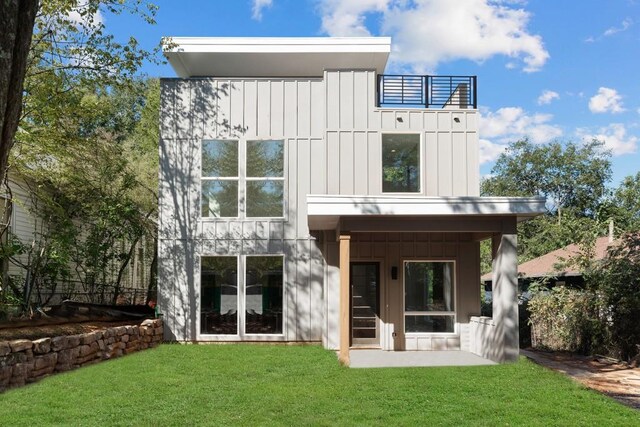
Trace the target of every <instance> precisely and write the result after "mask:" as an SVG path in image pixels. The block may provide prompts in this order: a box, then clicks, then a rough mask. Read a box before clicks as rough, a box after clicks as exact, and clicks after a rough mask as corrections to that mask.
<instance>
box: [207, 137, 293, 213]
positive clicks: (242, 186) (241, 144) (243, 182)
mask: <svg viewBox="0 0 640 427" xmlns="http://www.w3.org/2000/svg"><path fill="white" fill-rule="evenodd" d="M205 141H236V142H237V143H238V176H237V177H209V176H203V175H202V147H203V143H204V142H205ZM249 141H252V142H253V141H258V142H260V141H282V144H283V148H284V150H283V158H282V177H247V142H249ZM287 145H288V144H287V139H286V138H284V137H270V138H260V137H258V138H207V139H202V140H200V147H199V148H200V190H199V193H198V211H199V213H198V217H199V218H200V220H201V221H229V220H243V219H247V220H274V219H275V220H286V219H287V214H286V213H287V212H288V204H287V197H288V191H287V180H286V176H287V171H288V168H287V164H288V156H287ZM223 180H229V181H234V180H235V181H237V182H238V200H237V211H238V215H237V216H235V217H230V216H222V217H215V216H202V182H203V181H223ZM249 181H281V182H282V214H281V215H280V216H270V217H257V216H247V182H249ZM241 201H243V203H241Z"/></svg>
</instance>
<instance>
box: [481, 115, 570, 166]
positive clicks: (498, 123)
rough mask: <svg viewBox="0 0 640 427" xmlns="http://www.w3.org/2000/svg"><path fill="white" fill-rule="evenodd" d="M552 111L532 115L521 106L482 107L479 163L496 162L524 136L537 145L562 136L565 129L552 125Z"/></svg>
mask: <svg viewBox="0 0 640 427" xmlns="http://www.w3.org/2000/svg"><path fill="white" fill-rule="evenodd" d="M552 119H553V116H552V115H551V114H540V113H533V114H529V113H527V112H526V111H525V110H523V109H522V108H520V107H505V108H500V109H499V110H497V111H495V112H492V111H489V110H487V109H486V108H481V109H480V121H479V134H480V136H481V137H482V138H483V139H480V164H484V163H488V162H493V161H494V160H496V159H497V158H498V156H499V155H500V154H501V153H502V152H503V151H504V150H505V149H506V148H507V145H508V144H509V143H510V142H514V141H517V140H519V139H522V138H524V137H528V138H529V140H530V141H531V142H533V143H536V144H542V143H545V142H549V141H551V140H553V139H555V138H558V137H560V136H562V129H560V127H558V126H556V125H553V124H551V123H550V122H551V120H552Z"/></svg>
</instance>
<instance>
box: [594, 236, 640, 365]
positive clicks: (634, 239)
mask: <svg viewBox="0 0 640 427" xmlns="http://www.w3.org/2000/svg"><path fill="white" fill-rule="evenodd" d="M590 281H592V283H593V284H594V285H595V286H597V289H598V293H599V296H600V298H601V304H602V314H603V316H602V318H603V323H605V324H606V327H607V329H608V331H609V339H610V342H609V343H608V344H609V347H610V349H611V351H612V353H613V355H614V356H616V357H619V358H621V359H623V360H631V359H634V358H638V357H639V356H640V321H639V319H640V233H638V232H636V233H628V234H626V235H624V236H622V237H621V238H620V241H619V243H618V244H617V245H615V246H613V247H611V248H610V249H609V253H608V256H607V258H606V259H605V261H604V262H603V263H602V265H600V266H599V267H598V268H597V269H596V271H595V273H594V274H593V277H591V278H590Z"/></svg>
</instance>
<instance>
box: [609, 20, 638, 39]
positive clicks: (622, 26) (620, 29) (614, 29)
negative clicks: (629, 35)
mask: <svg viewBox="0 0 640 427" xmlns="http://www.w3.org/2000/svg"><path fill="white" fill-rule="evenodd" d="M631 24H633V21H632V20H631V19H629V18H627V19H625V20H624V21H622V23H621V24H620V26H619V27H611V28H608V29H607V30H606V31H605V32H604V33H603V34H602V35H603V36H605V37H609V36H612V35H614V34H616V33H621V32H623V31H627V30H628V29H629V27H630V26H631Z"/></svg>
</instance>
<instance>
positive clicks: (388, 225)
mask: <svg viewBox="0 0 640 427" xmlns="http://www.w3.org/2000/svg"><path fill="white" fill-rule="evenodd" d="M544 205H545V200H544V198H539V197H424V196H328V195H307V216H308V221H309V229H310V230H335V229H336V228H337V227H338V225H340V228H341V229H342V230H344V231H447V230H446V229H448V228H450V229H451V230H449V231H468V232H486V231H492V230H493V229H494V228H496V227H499V225H498V224H497V222H499V221H496V219H500V218H504V217H515V218H516V219H517V220H518V221H524V220H527V219H530V218H533V217H535V216H537V215H540V214H542V213H544V211H545V206H544ZM430 224H431V225H430ZM429 228H433V230H430V229H429Z"/></svg>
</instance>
